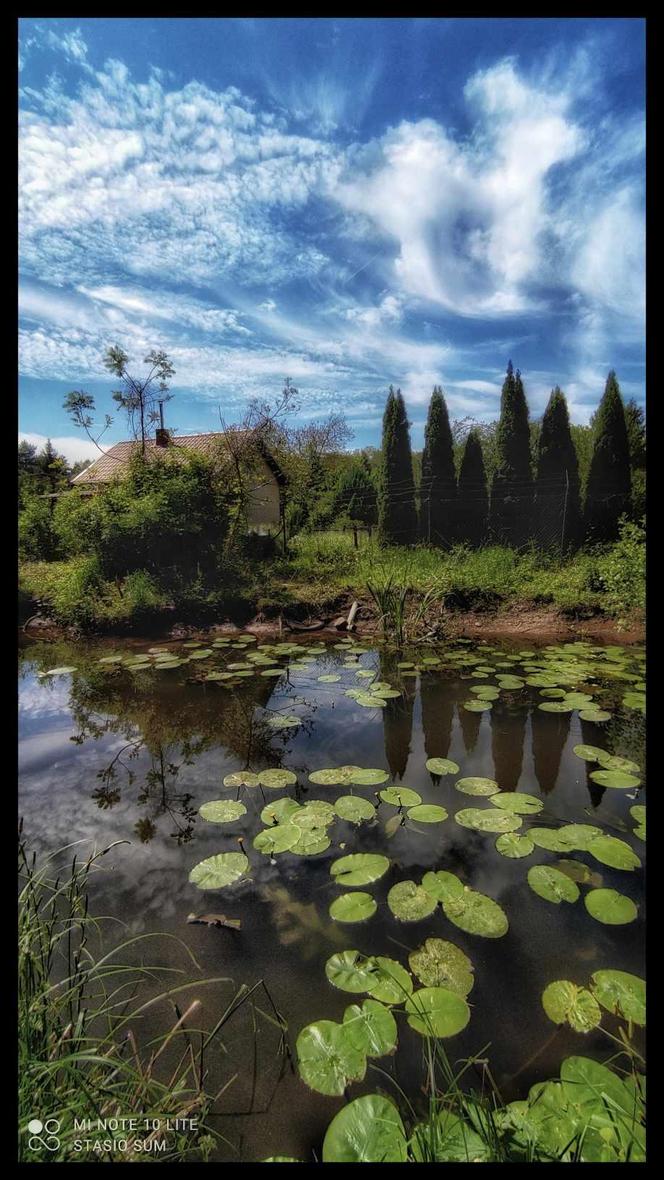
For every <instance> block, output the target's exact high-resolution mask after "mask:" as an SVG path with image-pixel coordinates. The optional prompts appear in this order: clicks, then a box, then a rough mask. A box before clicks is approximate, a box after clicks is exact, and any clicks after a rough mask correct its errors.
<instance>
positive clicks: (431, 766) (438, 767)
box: [426, 758, 459, 775]
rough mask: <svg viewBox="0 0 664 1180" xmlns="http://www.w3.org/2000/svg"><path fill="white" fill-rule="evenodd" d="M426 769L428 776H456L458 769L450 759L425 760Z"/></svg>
mask: <svg viewBox="0 0 664 1180" xmlns="http://www.w3.org/2000/svg"><path fill="white" fill-rule="evenodd" d="M426 768H427V770H428V771H429V773H430V774H436V775H445V774H458V771H459V767H458V766H457V764H456V762H452V760H451V758H427V761H426Z"/></svg>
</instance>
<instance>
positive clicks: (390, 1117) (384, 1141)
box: [323, 1094, 408, 1164]
mask: <svg viewBox="0 0 664 1180" xmlns="http://www.w3.org/2000/svg"><path fill="white" fill-rule="evenodd" d="M407 1158H408V1149H407V1143H406V1134H405V1131H404V1126H403V1123H402V1121H401V1115H400V1114H399V1111H398V1110H397V1108H396V1106H395V1105H394V1103H393V1102H391V1101H390V1099H389V1098H383V1097H382V1096H381V1095H379V1094H365V1095H364V1096H363V1097H362V1098H355V1099H354V1101H353V1102H349V1103H348V1105H347V1106H343V1107H342V1108H341V1110H340V1111H339V1113H338V1114H336V1115H335V1116H334V1118H333V1119H332V1122H331V1123H330V1125H329V1127H328V1128H327V1131H326V1133H325V1139H324V1140H323V1163H324V1164H385V1163H398V1164H402V1163H405V1162H406V1160H407Z"/></svg>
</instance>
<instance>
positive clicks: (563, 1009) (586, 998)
mask: <svg viewBox="0 0 664 1180" xmlns="http://www.w3.org/2000/svg"><path fill="white" fill-rule="evenodd" d="M542 1006H543V1008H544V1011H545V1012H546V1014H547V1016H548V1017H549V1020H552V1021H553V1023H554V1024H569V1025H570V1027H571V1028H573V1029H574V1031H575V1032H580V1033H589V1032H590V1031H591V1030H592V1029H593V1028H597V1026H598V1024H600V1023H601V1020H602V1013H601V1011H600V1007H599V1004H598V1003H597V1000H596V999H595V997H594V996H593V995H592V993H591V992H589V991H588V990H587V989H586V988H583V987H578V986H577V985H576V984H575V983H571V982H570V980H569V979H556V980H555V981H554V982H553V983H550V984H549V985H548V987H545V989H544V991H543V992H542Z"/></svg>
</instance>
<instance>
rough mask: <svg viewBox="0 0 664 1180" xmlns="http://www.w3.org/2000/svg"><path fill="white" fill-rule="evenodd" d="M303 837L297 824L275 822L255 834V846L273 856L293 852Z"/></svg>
mask: <svg viewBox="0 0 664 1180" xmlns="http://www.w3.org/2000/svg"><path fill="white" fill-rule="evenodd" d="M301 838H302V832H301V831H300V829H299V828H298V827H296V826H295V824H293V823H281V824H274V825H273V826H272V827H271V828H265V829H264V831H262V832H258V833H257V835H256V836H254V839H253V847H254V848H255V849H256V851H257V852H262V853H263V854H264V855H265V856H273V855H274V854H275V853H279V852H291V851H292V849H293V848H295V846H296V844H298V843H299V841H300V840H301Z"/></svg>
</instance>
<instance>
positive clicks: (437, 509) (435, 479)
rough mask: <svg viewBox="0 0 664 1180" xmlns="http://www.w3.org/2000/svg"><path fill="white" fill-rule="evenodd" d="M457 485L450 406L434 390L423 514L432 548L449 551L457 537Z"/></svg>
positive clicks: (425, 533)
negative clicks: (437, 547) (440, 547)
mask: <svg viewBox="0 0 664 1180" xmlns="http://www.w3.org/2000/svg"><path fill="white" fill-rule="evenodd" d="M456 506H457V485H456V476H455V471H454V448H453V441H452V431H451V429H450V419H449V415H448V413H447V403H446V401H445V398H444V397H443V391H442V389H441V388H440V386H439V385H437V386H434V390H433V393H432V395H431V401H430V403H429V413H428V416H427V422H426V426H425V428H424V451H423V454H422V480H421V483H420V511H421V521H420V525H421V531H422V537H423V539H424V540H425V541H427V542H428V543H429V544H431V545H440V546H442V547H443V548H446V547H449V545H451V544H453V543H454V541H455V540H456V536H457V518H456Z"/></svg>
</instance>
